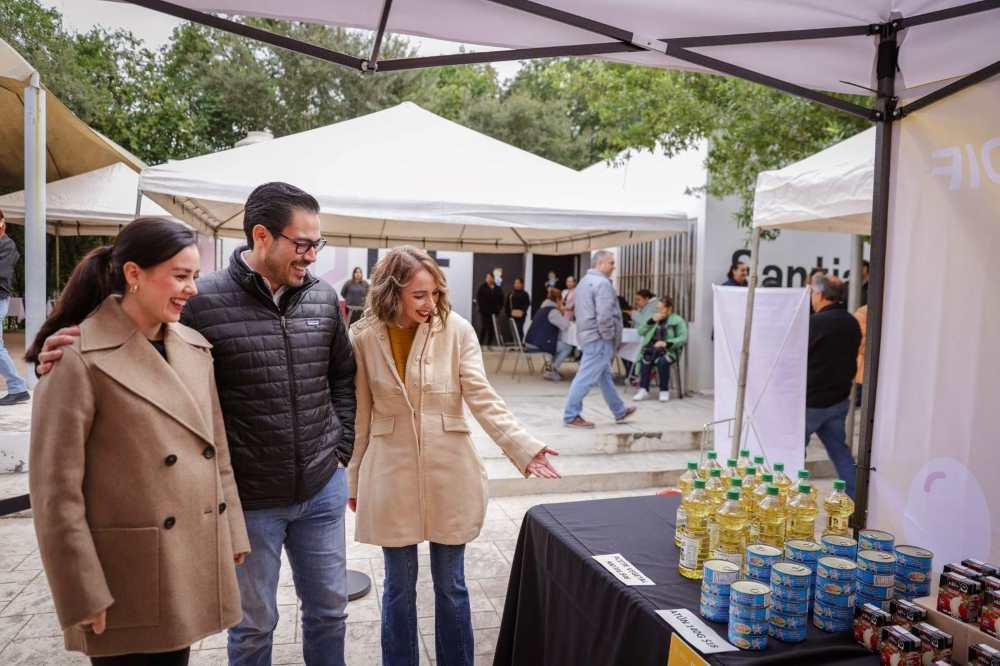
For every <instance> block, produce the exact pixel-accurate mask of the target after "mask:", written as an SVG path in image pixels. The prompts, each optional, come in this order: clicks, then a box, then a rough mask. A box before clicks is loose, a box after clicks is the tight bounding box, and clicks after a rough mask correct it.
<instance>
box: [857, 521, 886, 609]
mask: <svg viewBox="0 0 1000 666" xmlns="http://www.w3.org/2000/svg"><path fill="white" fill-rule="evenodd" d="M871 531H874V530H871ZM883 534H885V532H883ZM859 547H860V541H859ZM857 565H858V568H857V587H856V591H857V595H858V600H857V603H858V605H863V604H872V605H874V606H876V607H878V608H881V609H882V610H884V611H888V610H889V602H890V601H891V600H892V597H893V595H894V594H895V591H896V556H895V555H894V554H893V553H890V552H885V551H881V550H859V551H858V560H857Z"/></svg>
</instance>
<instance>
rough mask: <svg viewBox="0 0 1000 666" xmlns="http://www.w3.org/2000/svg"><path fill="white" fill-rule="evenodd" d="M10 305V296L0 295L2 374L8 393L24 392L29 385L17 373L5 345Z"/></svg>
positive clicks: (0, 361) (0, 357)
mask: <svg viewBox="0 0 1000 666" xmlns="http://www.w3.org/2000/svg"><path fill="white" fill-rule="evenodd" d="M9 307H10V298H8V297H6V296H4V297H0V376H2V377H3V378H4V381H6V382H7V393H11V394H14V393H24V392H25V391H27V390H28V385H27V384H25V383H24V380H23V379H21V375H19V374H17V366H16V365H14V359H12V358H11V357H10V353H9V352H8V351H7V348H6V347H4V345H3V323H4V320H6V319H7V309H8V308H9Z"/></svg>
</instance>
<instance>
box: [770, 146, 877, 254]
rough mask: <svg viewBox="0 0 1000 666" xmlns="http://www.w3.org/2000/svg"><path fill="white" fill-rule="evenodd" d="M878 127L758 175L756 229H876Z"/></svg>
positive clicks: (860, 231) (852, 231) (854, 231)
mask: <svg viewBox="0 0 1000 666" xmlns="http://www.w3.org/2000/svg"><path fill="white" fill-rule="evenodd" d="M874 179H875V128H871V129H868V130H865V131H864V132H860V133H859V134H855V135H854V136H852V137H851V138H850V139H847V140H846V141H841V142H840V143H838V144H836V145H833V146H830V147H829V148H827V149H826V150H823V151H821V152H818V153H816V154H815V155H812V156H810V157H807V158H806V159H804V160H802V161H800V162H796V163H794V164H790V165H788V166H786V167H785V168H783V169H778V170H776V171H764V172H761V173H760V174H759V175H758V176H757V188H756V191H755V193H754V209H753V225H754V226H755V227H763V228H772V229H806V230H811V231H836V232H841V233H850V234H859V235H868V234H870V233H871V225H872V191H873V187H874Z"/></svg>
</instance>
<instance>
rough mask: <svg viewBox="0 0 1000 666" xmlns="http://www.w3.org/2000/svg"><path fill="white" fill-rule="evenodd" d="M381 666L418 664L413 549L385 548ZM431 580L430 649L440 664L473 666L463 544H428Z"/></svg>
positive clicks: (414, 550) (410, 547)
mask: <svg viewBox="0 0 1000 666" xmlns="http://www.w3.org/2000/svg"><path fill="white" fill-rule="evenodd" d="M382 552H383V553H384V554H385V584H384V590H383V593H382V664H383V666H419V664H420V634H419V633H418V631H417V569H418V564H417V547H416V546H403V547H401V548H383V549H382ZM431 577H432V578H433V579H434V651H435V654H436V655H437V657H436V659H437V663H438V664H440V666H472V663H473V661H474V656H473V655H474V653H475V638H474V637H473V635H472V606H471V604H470V603H469V590H468V588H467V587H466V586H465V546H445V545H442V544H439V543H431Z"/></svg>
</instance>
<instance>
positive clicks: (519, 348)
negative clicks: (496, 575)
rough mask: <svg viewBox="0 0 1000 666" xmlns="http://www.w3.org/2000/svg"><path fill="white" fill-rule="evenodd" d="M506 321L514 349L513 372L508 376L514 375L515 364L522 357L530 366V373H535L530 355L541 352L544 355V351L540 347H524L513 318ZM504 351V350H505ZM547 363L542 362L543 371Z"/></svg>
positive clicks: (515, 372) (516, 364)
mask: <svg viewBox="0 0 1000 666" xmlns="http://www.w3.org/2000/svg"><path fill="white" fill-rule="evenodd" d="M507 321H508V323H509V324H510V335H511V337H512V338H513V339H514V349H515V350H516V351H515V356H514V370H513V372H511V373H510V376H511V377H514V376H516V375H517V366H518V364H519V363H520V362H521V359H522V358H523V359H524V360H525V361H526V362H527V363H528V368H530V369H531V373H532V374H534V373H535V364H534V363H533V362H532V360H531V357H532V356H533V355H535V354H543V355H544V354H545V352H544V351H542V350H541V349H537V350H535V349H527V348H525V346H524V340H522V339H521V336H520V335H519V334H518V331H517V324H516V323H515V322H514V320H513V319H508V320H507ZM504 353H506V350H505V352H504ZM547 364H548V362H547V361H546V362H545V363H543V365H542V369H543V371H544V369H545V366H546V365H547Z"/></svg>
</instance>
